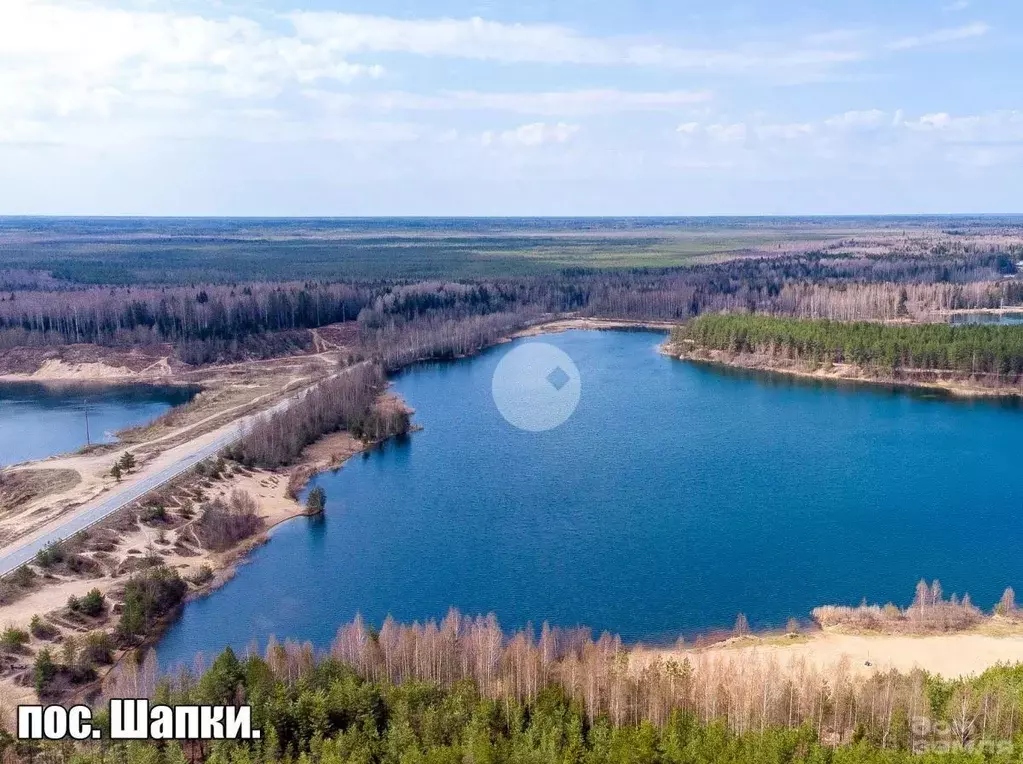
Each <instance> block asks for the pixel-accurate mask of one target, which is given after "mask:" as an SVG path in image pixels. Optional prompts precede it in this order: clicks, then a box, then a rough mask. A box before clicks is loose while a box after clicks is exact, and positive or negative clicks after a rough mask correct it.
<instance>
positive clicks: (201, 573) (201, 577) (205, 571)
mask: <svg viewBox="0 0 1023 764" xmlns="http://www.w3.org/2000/svg"><path fill="white" fill-rule="evenodd" d="M191 580H192V583H193V584H195V585H196V586H202V585H203V584H208V583H209V582H210V581H212V580H213V568H211V567H210V566H209V565H203V566H202V567H201V568H199V570H197V571H196V573H195V575H194V576H192V579H191Z"/></svg>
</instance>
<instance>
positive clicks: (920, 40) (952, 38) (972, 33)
mask: <svg viewBox="0 0 1023 764" xmlns="http://www.w3.org/2000/svg"><path fill="white" fill-rule="evenodd" d="M989 31H991V27H989V26H988V25H987V24H985V23H984V22H983V21H975V22H974V23H972V24H967V25H965V26H961V27H955V28H954V29H939V30H938V31H936V32H929V33H928V34H924V35H918V36H915V37H903V38H902V39H901V40H896V41H895V42H892V43H889V44H888V49H889V50H910V49H912V48H922V47H924V46H926V45H940V44H942V43H946V42H956V41H958V40H969V39H971V38H974V37H983V36H984V35H986V34H987V33H988V32H989Z"/></svg>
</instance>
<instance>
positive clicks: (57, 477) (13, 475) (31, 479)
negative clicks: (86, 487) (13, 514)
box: [0, 469, 82, 514]
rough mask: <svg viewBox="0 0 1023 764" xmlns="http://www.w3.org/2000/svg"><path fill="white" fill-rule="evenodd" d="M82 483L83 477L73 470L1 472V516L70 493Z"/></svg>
mask: <svg viewBox="0 0 1023 764" xmlns="http://www.w3.org/2000/svg"><path fill="white" fill-rule="evenodd" d="M80 482H82V476H81V475H80V474H79V473H78V471H77V470H72V469H37V470H0V514H4V513H6V512H9V511H12V510H18V509H20V508H22V507H23V506H25V505H26V504H28V503H30V502H33V501H36V500H37V499H41V498H44V497H46V496H52V495H53V494H57V493H63V492H64V491H70V490H71V489H72V488H74V487H75V486H76V485H78V484H79V483H80Z"/></svg>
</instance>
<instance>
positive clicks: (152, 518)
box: [139, 504, 167, 523]
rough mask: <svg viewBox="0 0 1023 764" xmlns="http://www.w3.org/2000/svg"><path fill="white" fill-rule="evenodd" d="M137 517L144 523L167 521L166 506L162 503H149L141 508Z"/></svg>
mask: <svg viewBox="0 0 1023 764" xmlns="http://www.w3.org/2000/svg"><path fill="white" fill-rule="evenodd" d="M139 519H140V520H142V522H144V523H163V522H166V521H167V508H166V507H164V506H163V504H149V505H147V506H145V507H143V508H142V511H141V512H140V513H139Z"/></svg>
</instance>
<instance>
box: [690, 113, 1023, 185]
mask: <svg viewBox="0 0 1023 764" xmlns="http://www.w3.org/2000/svg"><path fill="white" fill-rule="evenodd" d="M676 132H677V134H678V135H679V136H680V137H679V143H678V150H679V152H680V153H679V154H678V155H677V156H676V157H675V160H674V161H675V162H676V164H678V166H679V167H686V168H693V167H697V166H699V167H707V168H711V167H717V168H746V169H747V170H749V171H751V172H752V171H754V168H755V169H756V171H758V172H761V171H763V172H767V171H770V168H774V170H778V169H779V168H781V169H783V170H785V169H787V168H800V167H802V168H805V167H807V166H808V164H807V163H808V162H809V163H819V162H826V163H829V164H836V163H837V164H840V165H842V166H843V168H846V169H849V170H855V169H856V168H859V167H862V166H870V167H892V166H909V165H911V164H913V163H918V164H919V165H921V166H930V167H934V166H939V165H941V164H951V165H957V166H962V167H971V168H983V167H991V166H993V165H996V164H997V163H998V162H999V161H1001V162H1002V163H1004V164H1009V163H1013V162H1017V161H1019V160H1020V159H1023V112H1020V111H997V112H988V113H983V114H972V115H961V116H954V115H952V114H949V113H947V112H935V113H930V114H922V115H920V116H918V117H915V118H909V119H907V118H906V117H905V115H904V114H903V112H902V111H901V110H899V111H897V112H894V113H888V112H884V111H880V110H867V111H848V112H845V113H843V114H838V115H834V116H831V117H827V118H825V119H821V120H819V121H816V122H797V123H788V122H778V123H772V122H763V121H760V120H759V119H751V120H749V121H744V122H729V123H722V122H713V123H708V124H701V123H698V122H686V123H683V124H681V125H679V126H678V127H677V128H676Z"/></svg>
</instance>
